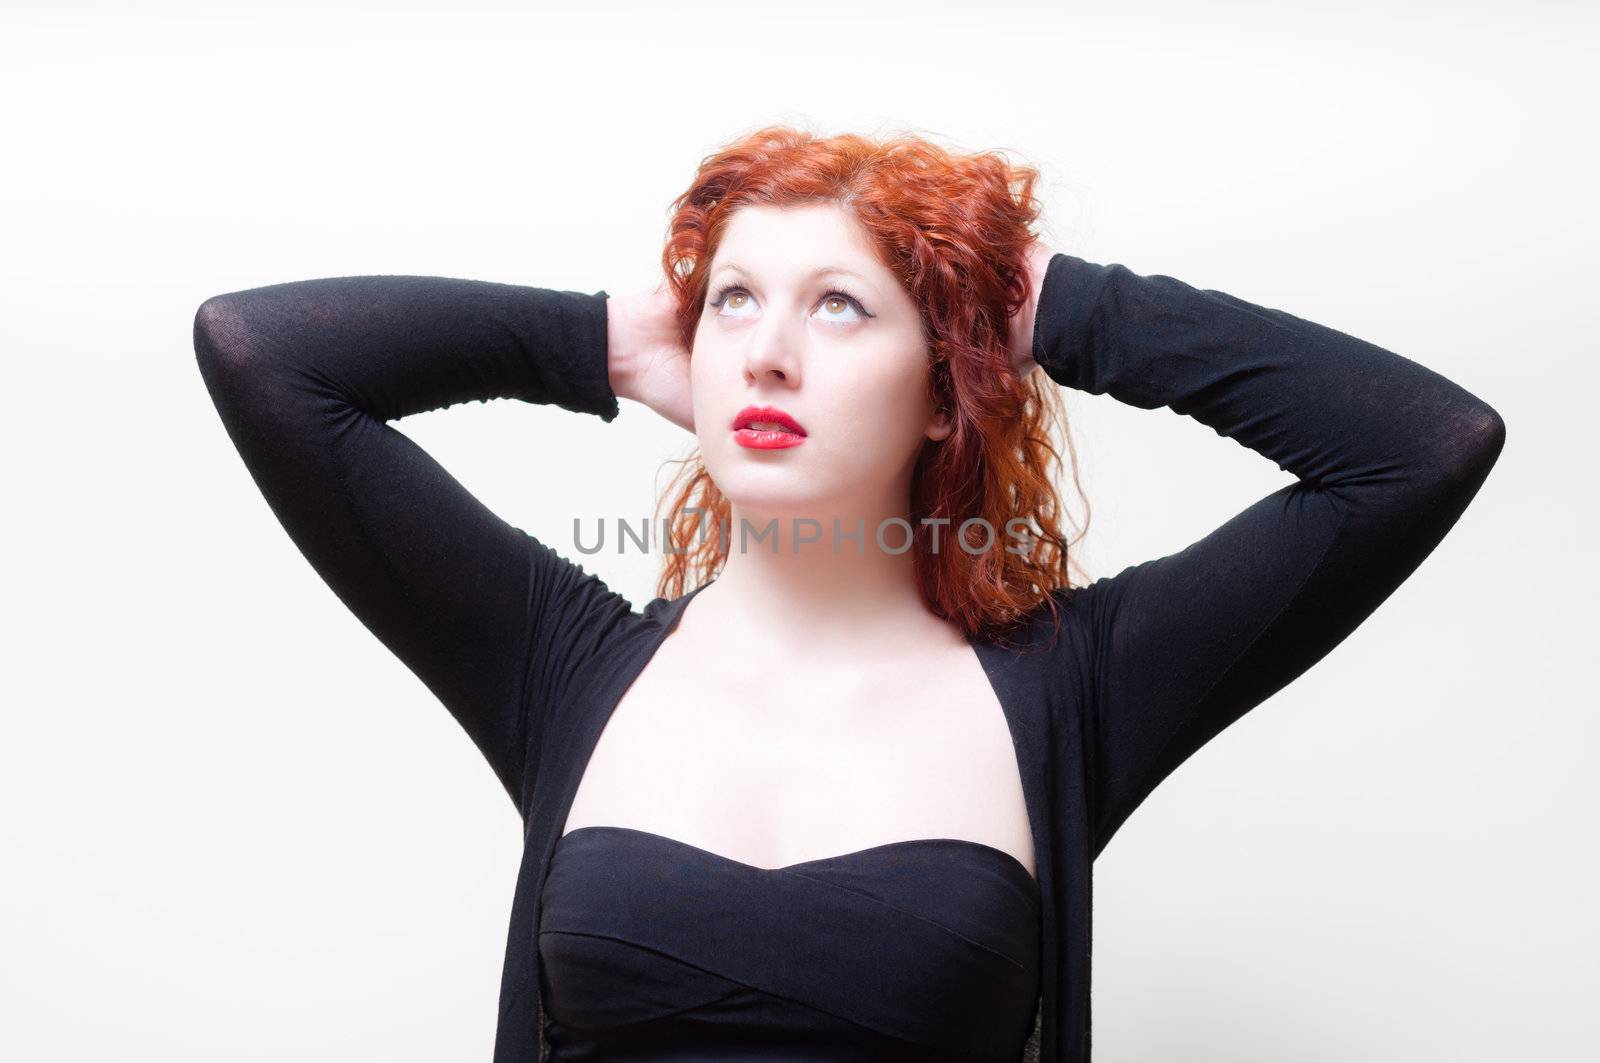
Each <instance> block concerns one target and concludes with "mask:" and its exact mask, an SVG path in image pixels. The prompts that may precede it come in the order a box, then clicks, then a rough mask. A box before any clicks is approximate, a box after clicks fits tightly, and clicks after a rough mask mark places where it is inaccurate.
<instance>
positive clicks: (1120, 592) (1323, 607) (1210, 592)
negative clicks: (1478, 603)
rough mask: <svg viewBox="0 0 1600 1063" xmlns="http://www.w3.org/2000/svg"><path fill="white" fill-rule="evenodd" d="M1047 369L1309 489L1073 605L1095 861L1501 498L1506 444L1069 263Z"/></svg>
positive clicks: (1255, 329) (1351, 345)
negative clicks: (1477, 502) (1184, 419)
mask: <svg viewBox="0 0 1600 1063" xmlns="http://www.w3.org/2000/svg"><path fill="white" fill-rule="evenodd" d="M1034 357H1035V360H1036V361H1037V362H1038V363H1039V364H1040V366H1041V367H1042V368H1043V369H1044V370H1045V372H1046V373H1047V374H1048V375H1049V376H1050V378H1051V379H1052V380H1054V381H1056V382H1057V383H1060V384H1062V385H1065V386H1068V387H1072V388H1077V389H1080V390H1083V391H1086V392H1089V393H1091V394H1109V395H1111V396H1112V397H1113V398H1116V399H1118V400H1119V401H1121V402H1125V403H1127V404H1129V405H1131V406H1136V407H1140V408H1143V409H1156V408H1158V407H1163V406H1164V407H1167V408H1169V409H1171V410H1173V411H1175V412H1176V413H1179V414H1184V415H1186V416H1190V417H1193V418H1195V419H1196V420H1198V421H1200V422H1201V423H1203V424H1206V425H1209V426H1210V427H1211V428H1212V429H1213V430H1215V431H1216V432H1217V434H1219V435H1224V436H1228V437H1230V438H1232V439H1234V440H1236V441H1237V442H1239V443H1240V444H1242V445H1243V446H1246V447H1249V448H1250V449H1252V450H1254V451H1256V452H1257V453H1259V454H1261V455H1263V456H1265V457H1267V458H1270V459H1271V460H1272V461H1273V462H1275V463H1276V464H1277V465H1278V466H1279V467H1280V468H1282V469H1284V470H1285V471H1287V472H1290V473H1292V474H1293V475H1294V476H1295V477H1296V478H1297V481H1298V482H1296V483H1294V484H1290V485H1288V486H1286V487H1284V488H1282V489H1280V490H1277V491H1274V492H1272V493H1271V494H1269V495H1267V496H1266V497H1264V498H1262V499H1261V500H1260V501H1258V502H1256V503H1255V504H1254V505H1252V506H1249V507H1248V508H1246V509H1245V510H1244V511H1243V512H1241V513H1239V514H1238V515H1237V516H1235V517H1233V518H1232V519H1231V520H1229V521H1228V522H1226V523H1225V524H1223V525H1222V526H1221V527H1219V528H1217V529H1216V530H1214V531H1212V532H1211V533H1209V534H1208V535H1206V536H1205V537H1203V538H1201V539H1200V540H1198V541H1197V542H1194V543H1192V544H1190V545H1189V546H1187V547H1185V548H1184V549H1182V550H1180V551H1178V552H1177V553H1174V554H1170V555H1168V556H1166V557H1161V558H1157V559H1154V560H1151V561H1146V562H1144V563H1143V564H1138V565H1133V566H1130V567H1128V568H1126V569H1124V570H1123V571H1121V572H1119V573H1118V574H1116V575H1114V576H1109V577H1106V578H1103V579H1100V580H1097V581H1095V582H1093V583H1091V584H1090V585H1089V586H1088V587H1086V588H1082V589H1080V590H1078V591H1077V592H1075V596H1074V599H1073V600H1074V602H1075V606H1076V608H1077V609H1081V610H1082V612H1081V614H1080V615H1082V616H1083V617H1084V618H1085V621H1086V623H1087V626H1088V638H1089V640H1088V646H1089V652H1090V655H1091V658H1090V664H1089V675H1090V684H1089V685H1090V690H1089V699H1090V702H1091V704H1090V705H1089V707H1088V709H1089V712H1088V730H1089V735H1088V737H1087V743H1088V751H1089V752H1088V755H1089V757H1090V760H1091V763H1090V765H1089V775H1090V799H1091V802H1092V811H1091V815H1092V816H1093V820H1094V830H1095V848H1094V851H1095V853H1097V854H1098V853H1099V851H1100V850H1101V849H1102V848H1103V847H1104V846H1105V844H1106V842H1108V841H1109V840H1110V838H1111V836H1112V835H1113V834H1114V833H1115V832H1116V830H1117V829H1118V828H1119V827H1120V826H1121V825H1122V823H1123V822H1124V821H1125V820H1126V819H1127V817H1128V816H1129V815H1130V814H1131V813H1132V812H1133V810H1134V809H1135V808H1137V807H1138V805H1139V804H1140V802H1141V801H1143V800H1144V798H1145V797H1146V796H1148V794H1149V793H1150V792H1151V791H1152V790H1153V789H1154V788H1155V787H1156V785H1157V784H1159V783H1160V782H1161V781H1162V780H1163V779H1165V778H1166V777H1167V776H1168V775H1169V774H1171V772H1172V771H1173V770H1174V769H1175V768H1177V767H1178V766H1179V765H1180V764H1182V763H1183V762H1184V761H1185V760H1186V759H1187V758H1188V757H1189V756H1190V755H1192V754H1193V753H1194V752H1195V751H1196V750H1198V749H1199V748H1200V747H1201V746H1203V745H1204V744H1205V743H1206V742H1208V741H1210V740H1211V739H1212V738H1213V737H1215V736H1216V735H1217V734H1218V733H1219V732H1221V731H1222V730H1223V729H1224V728H1226V727H1227V726H1228V725H1229V724H1231V723H1233V722H1234V721H1235V720H1237V719H1238V718H1239V717H1240V716H1242V715H1243V714H1244V713H1245V712H1247V711H1249V710H1250V709H1251V708H1253V707H1254V706H1256V705H1258V704H1260V703H1261V702H1262V701H1264V700H1266V699H1267V698H1268V697H1270V696H1271V695H1272V694H1274V693H1276V692H1277V691H1278V690H1280V689H1282V688H1283V687H1284V686H1285V685H1286V684H1288V683H1289V682H1290V681H1291V680H1293V679H1294V678H1295V677H1296V676H1299V675H1300V674H1301V673H1303V672H1305V671H1306V670H1307V669H1308V668H1310V667H1311V666H1312V665H1314V664H1315V663H1316V662H1317V661H1319V660H1321V659H1322V657H1323V656H1325V655H1326V654H1327V653H1328V652H1329V651H1330V650H1332V649H1333V648H1334V647H1335V646H1337V645H1338V644H1339V643H1340V642H1341V641H1342V640H1343V639H1344V638H1345V636H1347V635H1349V634H1350V632H1351V631H1353V630H1355V628H1356V627H1357V626H1358V625H1359V624H1360V623H1361V622H1362V621H1363V620H1365V619H1366V618H1367V617H1368V616H1369V615H1370V614H1371V613H1372V612H1373V610H1374V609H1376V608H1377V607H1378V605H1379V604H1381V603H1382V602H1383V601H1384V600H1385V599H1386V598H1387V597H1388V596H1389V595H1390V594H1391V593H1392V592H1393V591H1394V590H1395V588H1396V587H1398V586H1399V585H1400V584H1401V582H1403V581H1404V580H1405V579H1406V577H1407V576H1409V575H1410V574H1411V573H1412V572H1413V571H1414V570H1415V569H1416V568H1417V566H1418V565H1419V564H1421V563H1422V560H1423V559H1424V558H1425V557H1427V555H1428V554H1429V553H1430V552H1431V551H1432V550H1433V548H1434V547H1435V546H1436V545H1438V543H1439V541H1440V540H1441V539H1442V538H1443V537H1444V535H1445V533H1446V532H1448V531H1449V530H1450V528H1451V526H1452V525H1454V524H1455V522H1456V520H1457V519H1458V518H1459V517H1460V516H1461V514H1462V512H1463V511H1464V510H1465V509H1466V506H1467V504H1468V502H1470V501H1471V499H1472V497H1473V496H1474V495H1475V494H1476V493H1477V491H1478V489H1479V487H1480V486H1481V485H1482V484H1483V481H1484V478H1485V477H1486V476H1487V475H1488V473H1489V470H1490V468H1491V467H1492V466H1493V465H1494V463H1495V460H1496V458H1498V456H1499V454H1500V450H1501V447H1502V446H1503V444H1504V441H1505V425H1504V422H1503V421H1502V420H1501V418H1500V415H1499V414H1498V413H1497V412H1496V411H1495V410H1494V409H1493V408H1492V407H1490V406H1489V405H1488V404H1487V403H1485V402H1483V401H1482V400H1481V399H1478V398H1477V397H1475V396H1473V395H1472V394H1471V393H1469V392H1468V391H1466V390H1464V389H1463V388H1461V387H1460V386H1458V385H1457V384H1455V383H1453V382H1451V381H1450V380H1447V379H1445V378H1444V377H1443V376H1441V375H1439V374H1438V373H1436V372H1434V371H1432V370H1430V369H1427V368H1425V367H1423V366H1421V365H1418V364H1417V363H1416V362H1413V361H1410V360H1408V359H1406V358H1403V357H1401V356H1400V355H1397V354H1393V353H1391V352H1389V351H1386V350H1384V349H1382V348H1380V347H1376V346H1374V345H1372V344H1370V343H1367V342H1364V341H1362V340H1359V339H1355V338H1353V337H1351V336H1347V335H1345V334H1343V333H1341V332H1337V331H1335V330H1333V329H1331V328H1327V327H1325V326H1322V325H1318V324H1314V323H1312V322H1310V321H1305V320H1302V319H1300V318H1297V317H1294V316H1292V315H1290V314H1287V313H1285V312H1283V311H1281V310H1273V309H1269V308H1267V307H1262V306H1256V305H1254V304H1251V303H1247V302H1245V301H1243V300H1241V299H1236V298H1234V297H1233V296H1231V295H1227V294H1224V293H1222V292H1218V291H1211V290H1198V289H1195V288H1193V287H1190V286H1189V285H1187V284H1184V283H1183V282H1181V281H1178V280H1174V279H1173V278H1171V277H1166V276H1161V275H1152V276H1140V275H1138V274H1136V273H1134V272H1132V271H1131V270H1129V269H1128V268H1127V267H1125V266H1122V265H1116V264H1113V265H1109V266H1102V265H1097V264H1094V263H1090V262H1086V261H1084V260H1083V259H1080V258H1076V257H1074V256H1071V255H1066V254H1057V255H1055V256H1054V257H1053V258H1052V259H1051V262H1050V265H1049V268H1048V270H1047V271H1046V275H1045V281H1044V283H1043V285H1042V287H1041V290H1040V296H1039V305H1038V310H1037V314H1036V317H1035V331H1034Z"/></svg>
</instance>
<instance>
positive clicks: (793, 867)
mask: <svg viewBox="0 0 1600 1063" xmlns="http://www.w3.org/2000/svg"><path fill="white" fill-rule="evenodd" d="M585 832H620V833H622V834H625V835H629V836H633V837H638V838H644V839H647V840H650V841H652V842H655V843H658V844H665V845H670V846H672V847H674V848H678V849H687V850H692V851H694V852H696V853H700V854H702V855H703V856H705V857H708V858H710V859H712V860H716V861H719V862H721V863H724V864H729V865H732V866H734V867H740V868H744V869H745V870H747V871H750V872H752V873H755V874H762V875H777V874H782V873H784V872H788V871H798V870H800V869H802V868H807V867H816V866H821V865H824V864H837V863H843V862H846V861H850V860H856V859H860V858H863V857H867V856H870V855H873V854H878V853H885V854H886V853H888V852H891V851H893V850H897V849H907V848H916V847H922V848H930V847H941V846H942V847H948V846H955V847H960V848H963V849H965V850H967V851H968V852H974V853H979V854H982V855H983V856H984V858H985V859H988V860H991V861H997V862H998V863H999V864H1000V866H1002V867H1004V868H1005V869H1006V873H1007V874H1008V875H1009V876H1010V877H1011V878H1012V879H1015V880H1016V881H1018V882H1020V883H1025V884H1026V886H1027V893H1028V896H1029V897H1030V898H1032V899H1034V900H1037V899H1038V897H1039V882H1038V880H1037V879H1035V878H1034V877H1033V875H1032V874H1031V873H1029V871H1028V869H1027V868H1026V867H1025V866H1024V865H1023V863H1022V861H1020V860H1018V859H1017V858H1016V857H1015V856H1013V855H1012V854H1011V853H1008V852H1006V851H1005V850H1004V849H1000V848H998V847H996V846H993V845H990V844H988V843H987V842H978V841H972V840H971V839H969V838H904V839H900V840H898V841H892V842H881V843H879V844H877V845H869V846H867V847H866V848H864V849H853V850H851V851H850V852H847V853H835V854H833V855H832V856H823V857H818V858H816V859H813V860H797V861H795V862H794V863H792V864H783V865H781V866H779V867H760V866H758V865H756V864H748V863H745V862H744V861H743V860H737V859H735V858H733V857H731V856H724V855H723V854H722V853H718V852H713V851H712V850H710V849H705V848H702V847H701V846H698V845H695V844H693V843H691V842H686V841H682V840H681V839H678V838H672V837H669V836H667V835H665V834H657V833H656V832H654V831H648V830H643V829H640V828H638V827H624V826H621V825H618V824H611V823H593V824H589V825H587V826H583V827H577V828H574V829H573V830H569V831H567V832H566V833H565V834H563V835H561V836H560V837H559V838H557V839H556V844H557V845H558V846H559V845H560V843H561V842H563V841H565V840H566V839H568V838H570V837H572V836H573V835H575V834H583V833H585Z"/></svg>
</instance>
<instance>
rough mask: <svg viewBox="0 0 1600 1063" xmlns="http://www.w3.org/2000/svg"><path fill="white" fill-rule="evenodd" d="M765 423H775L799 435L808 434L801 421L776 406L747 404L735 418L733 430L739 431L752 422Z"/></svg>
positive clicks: (784, 429)
mask: <svg viewBox="0 0 1600 1063" xmlns="http://www.w3.org/2000/svg"><path fill="white" fill-rule="evenodd" d="M763 423H770V424H775V425H777V426H778V428H779V430H780V431H784V432H789V433H792V434H794V435H797V436H803V435H805V434H806V430H805V429H804V428H801V427H800V422H799V421H796V420H795V419H794V418H793V417H790V416H789V415H788V414H786V413H784V412H783V411H782V410H780V409H778V408H777V407H776V406H746V407H745V408H744V409H742V410H740V411H739V415H738V416H737V417H735V418H734V419H733V430H734V431H735V432H737V431H738V430H739V429H741V428H749V427H750V426H751V425H752V424H763Z"/></svg>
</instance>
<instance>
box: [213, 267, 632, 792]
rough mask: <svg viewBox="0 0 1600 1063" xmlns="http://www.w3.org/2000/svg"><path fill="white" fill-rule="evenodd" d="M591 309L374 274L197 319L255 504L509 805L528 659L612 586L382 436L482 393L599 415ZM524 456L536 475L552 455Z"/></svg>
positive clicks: (598, 364)
mask: <svg viewBox="0 0 1600 1063" xmlns="http://www.w3.org/2000/svg"><path fill="white" fill-rule="evenodd" d="M606 302H607V300H606V293H605V292H599V293H596V294H593V295H587V294H583V293H580V292H570V291H555V290H550V289H544V288H533V287H526V286H521V285H511V284H500V283H493V282H488V281H475V280H459V279H453V278H444V277H418V276H391V275H384V276H357V277H332V278H324V279H319V280H305V281H296V282H292V283H288V284H275V285H269V286H267V287H264V288H254V289H251V290H248V291H242V292H233V293H230V294H226V295H219V296H215V297H213V298H211V299H208V300H206V302H205V303H204V304H203V305H201V307H200V308H199V311H198V312H197V314H196V315H195V322H194V346H195V354H196V356H197V358H198V360H199V364H200V372H201V375H202V376H203V377H204V379H205V383H206V387H207V388H208V390H209V391H210V393H211V397H212V400H213V401H214V402H215V404H216V407H217V412H218V413H219V414H221V416H222V422H223V424H224V425H225V426H226V428H227V431H228V435H229V436H230V437H231V438H232V439H233V442H234V445H235V446H236V447H237V448H238V451H239V454H240V456H241V457H242V458H243V459H244V463H245V466H246V467H247V468H248V469H249V471H250V474H251V476H253V477H254V479H255V482H256V484H257V486H259V487H260V489H261V493H262V494H263V495H264V496H265V498H266V501H267V503H268V505H269V506H270V507H271V508H272V511H273V512H274V513H275V514H276V515H277V517H278V520H279V521H280V522H281V523H282V524H283V526H284V528H285V530H287V531H288V533H289V536H290V537H291V538H292V539H293V540H294V543H295V545H296V546H298V547H299V548H300V551H301V553H303V554H304V555H305V557H306V559H307V560H308V561H310V562H311V564H312V566H313V567H315V569H316V571H317V572H318V574H319V575H321V576H322V578H323V579H324V580H325V581H326V582H327V584H328V586H329V587H330V588H332V590H333V591H334V592H335V593H336V594H337V595H338V596H339V598H340V599H341V600H342V601H343V602H344V603H345V605H347V606H348V607H349V608H350V610H351V611H352V612H354V613H355V614H356V616H357V617H358V618H359V619H360V620H361V621H362V623H363V624H365V625H366V626H367V628H368V629H369V630H371V631H372V633H373V634H374V635H376V636H377V637H378V638H379V639H380V640H381V641H382V642H383V643H384V645H385V646H387V647H388V648H389V649H390V650H391V651H393V652H394V654H395V655H396V656H398V657H399V658H400V659H401V660H402V661H403V662H404V663H405V664H406V666H407V667H409V668H410V669H411V670H412V671H413V672H414V673H415V674H416V675H417V676H418V678H420V679H421V680H422V681H423V682H424V683H425V684H426V685H427V686H428V688H429V689H430V690H431V691H433V693H434V694H435V695H437V696H438V698H439V699H440V701H441V702H443V704H444V705H445V706H446V707H447V708H448V709H449V711H450V712H451V713H452V714H453V715H454V716H455V718H456V720H457V721H458V722H459V723H460V724H461V726H462V727H463V728H464V729H465V730H466V732H467V733H468V735H470V736H471V738H472V740H473V742H474V743H476V745H477V746H478V748H479V750H480V751H481V752H482V753H483V755H484V757H485V758H486V759H487V760H488V761H489V764H490V766H491V767H492V768H493V769H494V772H495V774H496V775H497V776H498V777H499V779H500V782H501V784H502V785H503V786H504V787H505V789H506V792H507V793H508V794H509V795H510V796H511V799H512V801H513V802H514V803H516V804H517V806H518V808H519V811H520V810H521V809H522V808H523V805H522V789H523V782H524V779H523V773H524V758H525V756H526V755H527V749H528V739H529V735H528V726H529V721H528V719H527V718H526V712H525V706H526V701H527V697H526V695H527V693H528V691H527V686H528V684H529V683H530V681H531V679H530V676H531V675H533V674H535V672H536V667H537V665H538V663H539V662H538V660H537V657H538V655H539V653H540V652H541V649H540V648H541V647H548V646H549V645H551V644H553V643H554V642H555V641H556V640H557V639H558V638H559V633H560V629H559V622H560V618H561V617H562V615H564V612H565V611H566V610H570V609H577V608H582V607H583V605H584V604H585V603H584V602H583V601H582V600H581V599H582V598H583V597H585V596H588V597H593V596H595V595H597V594H600V593H608V592H605V590H604V585H603V584H601V583H599V581H598V580H597V579H595V578H594V577H591V576H587V575H586V574H585V573H583V571H582V570H581V568H579V567H578V566H577V565H574V564H573V563H571V562H569V561H567V560H566V559H565V558H563V557H562V556H561V555H559V554H557V553H555V552H554V551H553V550H551V549H550V548H548V547H547V546H545V545H544V544H542V543H540V542H538V541H537V540H535V539H534V538H532V537H531V536H529V535H528V534H527V533H525V532H523V531H521V530H519V529H517V528H515V527H512V526H511V525H510V524H507V523H506V522H505V521H504V520H501V519H500V518H499V517H497V516H496V515H495V514H494V513H492V512H491V511H490V510H489V509H488V508H487V507H485V506H484V505H483V504H482V503H481V502H479V501H478V500H477V499H476V498H475V497H474V496H473V495H472V494H470V493H469V492H468V491H467V490H466V489H465V488H464V487H463V486H462V485H461V484H460V483H459V482H457V481H456V480H455V479H454V478H453V477H452V476H451V475H450V474H449V473H448V472H446V471H445V470H444V469H443V468H442V467H441V466H440V465H439V464H438V462H436V461H435V460H434V459H433V458H432V457H430V456H429V455H428V454H427V452H426V451H424V450H423V449H422V448H421V447H419V446H417V444H415V443H414V442H412V441H411V439H409V438H408V437H407V436H405V435H403V434H402V433H401V432H400V431H398V430H397V429H395V428H394V427H392V426H390V425H389V424H387V423H386V422H388V421H391V420H394V419H396V418H400V417H404V416H406V415H408V414H413V413H418V412H421V411H424V410H433V409H438V408H440V407H445V406H450V405H453V404H455V403H459V402H466V401H469V400H474V399H476V400H483V401H486V400H488V399H491V398H515V399H521V400H523V401H525V402H530V403H541V404H553V405H557V406H561V407H563V408H565V409H567V410H571V411H574V412H578V413H588V414H594V415H596V416H598V417H600V419H601V420H603V421H611V420H612V419H614V418H615V417H616V416H617V413H618V405H617V399H616V396H615V395H614V394H613V392H612V390H611V386H610V382H609V378H608V371H607V316H606V313H607V309H606ZM529 457H530V461H529V465H530V474H531V475H534V476H537V475H538V473H539V471H540V469H541V467H542V466H544V465H546V464H548V463H550V462H552V461H561V460H565V456H558V455H555V454H550V453H543V454H530V455H529Z"/></svg>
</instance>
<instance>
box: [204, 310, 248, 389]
mask: <svg viewBox="0 0 1600 1063" xmlns="http://www.w3.org/2000/svg"><path fill="white" fill-rule="evenodd" d="M249 347H250V344H249V342H248V332H247V329H246V326H245V316H244V313H243V311H242V310H241V309H240V306H239V303H238V300H237V299H236V298H235V297H234V296H231V295H214V296H212V297H211V298H209V299H207V300H206V301H205V302H203V303H201V304H200V307H199V309H197V310H196V311H195V314H194V355H195V358H196V360H197V361H198V362H199V363H200V370H201V372H202V373H204V374H206V375H208V376H209V375H211V374H213V373H229V374H231V373H236V372H238V371H239V370H241V369H243V368H244V367H245V366H246V365H248V364H249V363H250V361H251V360H252V359H251V357H250V355H249V353H248V351H249Z"/></svg>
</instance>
